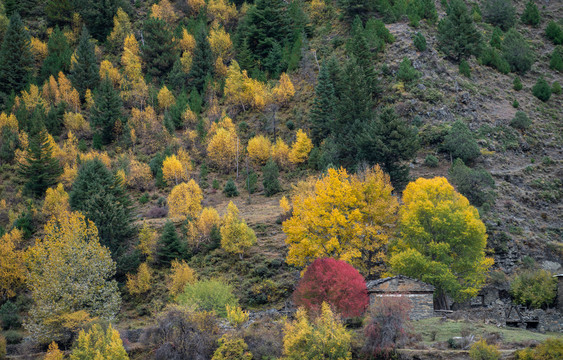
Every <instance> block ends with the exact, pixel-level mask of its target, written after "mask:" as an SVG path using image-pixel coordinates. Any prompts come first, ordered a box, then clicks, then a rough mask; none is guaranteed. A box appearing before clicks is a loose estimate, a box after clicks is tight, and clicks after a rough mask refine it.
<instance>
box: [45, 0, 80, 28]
mask: <svg viewBox="0 0 563 360" xmlns="http://www.w3.org/2000/svg"><path fill="white" fill-rule="evenodd" d="M72 11H73V7H72V3H71V1H70V0H49V1H47V4H46V5H45V14H47V19H48V20H49V22H50V23H51V24H54V25H59V26H65V25H68V24H70V23H71V22H72Z"/></svg>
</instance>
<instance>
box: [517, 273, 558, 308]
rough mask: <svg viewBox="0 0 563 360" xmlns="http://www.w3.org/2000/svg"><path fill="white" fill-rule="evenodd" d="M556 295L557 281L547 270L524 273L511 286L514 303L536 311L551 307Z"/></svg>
mask: <svg viewBox="0 0 563 360" xmlns="http://www.w3.org/2000/svg"><path fill="white" fill-rule="evenodd" d="M556 293H557V280H556V278H554V277H553V275H552V274H551V273H549V272H547V271H545V270H536V271H533V270H526V271H523V272H521V273H519V274H518V275H516V277H515V278H514V280H512V282H511V284H510V294H511V295H512V297H513V298H514V301H515V302H516V303H518V304H522V305H526V306H529V307H531V308H535V309H538V308H541V307H542V306H546V305H547V306H549V305H551V303H552V302H553V300H555V296H556Z"/></svg>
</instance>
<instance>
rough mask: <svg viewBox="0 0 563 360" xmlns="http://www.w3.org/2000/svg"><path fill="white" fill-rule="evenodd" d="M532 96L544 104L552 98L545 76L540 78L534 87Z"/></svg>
mask: <svg viewBox="0 0 563 360" xmlns="http://www.w3.org/2000/svg"><path fill="white" fill-rule="evenodd" d="M532 94H534V96H535V97H537V98H538V99H540V100H541V101H543V102H546V101H547V100H549V98H550V97H551V88H550V87H549V84H548V83H547V81H545V79H544V78H543V76H540V77H539V78H538V81H536V84H535V85H534V87H532Z"/></svg>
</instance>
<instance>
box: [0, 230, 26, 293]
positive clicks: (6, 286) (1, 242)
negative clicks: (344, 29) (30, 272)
mask: <svg viewBox="0 0 563 360" xmlns="http://www.w3.org/2000/svg"><path fill="white" fill-rule="evenodd" d="M21 241H22V233H21V231H20V230H18V229H17V228H15V229H13V230H12V231H10V232H9V233H5V234H4V235H3V236H2V237H1V238H0V297H1V298H3V299H5V298H7V297H12V296H14V295H16V290H17V289H18V288H19V287H20V286H22V285H23V283H24V281H25V266H24V263H23V254H22V252H21V251H19V250H18V249H17V248H18V246H19V245H20V243H21Z"/></svg>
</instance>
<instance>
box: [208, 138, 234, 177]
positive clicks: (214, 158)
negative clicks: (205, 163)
mask: <svg viewBox="0 0 563 360" xmlns="http://www.w3.org/2000/svg"><path fill="white" fill-rule="evenodd" d="M237 141H238V136H237V134H236V132H235V130H234V129H232V130H227V129H225V128H219V129H218V130H217V131H216V132H215V134H214V135H213V136H212V137H211V139H210V140H209V143H208V144H207V156H208V157H209V160H210V161H211V162H212V163H213V165H215V166H216V167H217V168H218V169H222V170H223V171H225V172H229V171H230V170H231V169H232V168H233V165H234V164H235V160H236V155H237Z"/></svg>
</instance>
